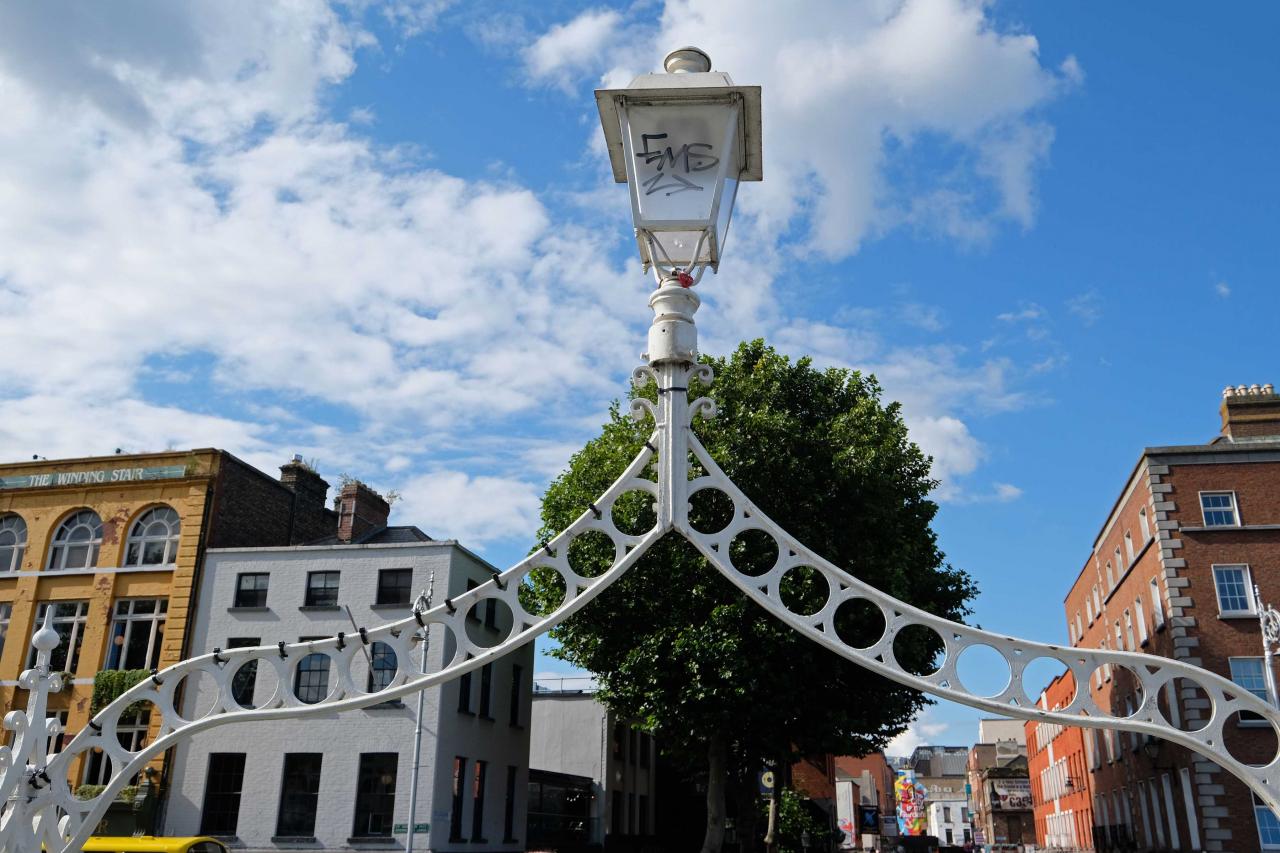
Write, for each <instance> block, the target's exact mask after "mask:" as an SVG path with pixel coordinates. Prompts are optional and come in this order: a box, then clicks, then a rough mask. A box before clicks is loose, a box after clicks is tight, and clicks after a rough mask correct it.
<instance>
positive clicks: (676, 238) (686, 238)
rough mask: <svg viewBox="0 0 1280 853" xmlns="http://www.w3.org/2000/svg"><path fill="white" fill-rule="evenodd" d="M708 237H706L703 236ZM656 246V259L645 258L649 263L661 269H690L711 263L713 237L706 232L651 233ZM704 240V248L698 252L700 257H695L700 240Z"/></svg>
mask: <svg viewBox="0 0 1280 853" xmlns="http://www.w3.org/2000/svg"><path fill="white" fill-rule="evenodd" d="M704 234H705V235H706V236H705V237H704V236H703V235H704ZM650 235H651V236H652V238H653V242H654V243H656V244H657V245H656V246H655V254H656V257H653V258H647V257H646V258H645V260H646V261H647V262H649V263H653V264H657V265H658V266H659V267H666V266H671V265H674V266H677V267H685V268H687V267H690V266H692V265H694V264H708V263H711V261H712V257H711V235H710V234H706V232H705V231H653V232H650ZM700 237H701V238H703V239H702V248H701V249H699V251H698V257H696V258H695V257H693V250H694V248H695V247H697V245H698V238H700Z"/></svg>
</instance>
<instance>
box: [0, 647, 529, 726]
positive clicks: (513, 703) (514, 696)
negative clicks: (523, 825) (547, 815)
mask: <svg viewBox="0 0 1280 853" xmlns="http://www.w3.org/2000/svg"><path fill="white" fill-rule="evenodd" d="M2 643H3V638H0V644H2ZM0 648H2V645H0ZM523 681H524V667H523V666H521V665H520V664H518V663H515V664H512V665H511V688H510V692H509V694H508V696H507V703H508V707H507V725H508V726H510V727H511V728H513V729H518V728H520V716H521V715H520V711H521V710H522V708H521V706H522V705H523V704H524V701H523V693H522V691H521V690H520V687H521V682H523Z"/></svg>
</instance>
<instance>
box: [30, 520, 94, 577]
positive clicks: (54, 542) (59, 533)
mask: <svg viewBox="0 0 1280 853" xmlns="http://www.w3.org/2000/svg"><path fill="white" fill-rule="evenodd" d="M87 516H92V517H93V519H94V521H95V522H96V529H95V524H93V523H90V522H89V521H88V520H87V518H85V517H87ZM73 522H74V524H73ZM84 526H87V527H89V528H90V531H91V534H92V535H91V536H90V538H89V539H84V540H80V539H71V538H70V536H71V533H70V531H74V530H75V529H76V528H79V527H84ZM64 530H66V531H68V533H67V534H66V537H65V538H62V537H63V531H64ZM76 548H87V549H88V550H87V551H86V552H85V555H86V558H85V562H84V565H75V566H68V565H67V555H68V554H69V553H70V552H71V551H72V550H73V549H76ZM101 556H102V516H100V515H98V513H96V512H94V511H93V510H92V509H90V508H89V507H80V508H79V509H74V510H72V511H71V512H69V513H67V514H66V516H64V517H63V519H62V520H61V521H59V522H58V526H57V527H55V528H54V529H53V535H52V536H51V537H50V538H49V557H48V559H47V560H45V564H44V567H45V571H49V572H74V571H85V570H87V569H94V568H97V567H98V559H99V558H100V557H101Z"/></svg>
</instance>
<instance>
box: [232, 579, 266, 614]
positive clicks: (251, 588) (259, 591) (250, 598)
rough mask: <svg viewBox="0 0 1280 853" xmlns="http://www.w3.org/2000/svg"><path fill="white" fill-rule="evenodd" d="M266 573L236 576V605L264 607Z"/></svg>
mask: <svg viewBox="0 0 1280 853" xmlns="http://www.w3.org/2000/svg"><path fill="white" fill-rule="evenodd" d="M270 578H271V576H270V575H268V574H265V573H263V574H256V573H255V574H244V575H238V576H237V577H236V598H235V602H234V605H235V606H236V607H266V606H267V585H268V582H269V581H270Z"/></svg>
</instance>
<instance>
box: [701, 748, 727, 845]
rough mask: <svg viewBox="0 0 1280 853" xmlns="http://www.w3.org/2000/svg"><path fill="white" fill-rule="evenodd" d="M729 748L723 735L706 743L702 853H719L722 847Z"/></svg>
mask: <svg viewBox="0 0 1280 853" xmlns="http://www.w3.org/2000/svg"><path fill="white" fill-rule="evenodd" d="M728 765H729V748H728V745H727V744H726V743H725V739H724V735H723V734H714V735H712V736H711V740H710V741H708V742H707V834H706V835H705V836H704V837H703V839H702V853H721V851H720V848H721V847H723V846H724V818H725V809H724V804H725V790H724V789H725V782H726V778H725V777H726V776H727V775H728V769H729V768H728Z"/></svg>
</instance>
